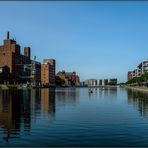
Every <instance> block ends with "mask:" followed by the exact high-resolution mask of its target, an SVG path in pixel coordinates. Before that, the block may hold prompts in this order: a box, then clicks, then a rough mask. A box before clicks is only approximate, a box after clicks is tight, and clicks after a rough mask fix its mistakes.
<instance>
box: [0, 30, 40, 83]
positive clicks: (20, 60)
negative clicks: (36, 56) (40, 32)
mask: <svg viewBox="0 0 148 148" xmlns="http://www.w3.org/2000/svg"><path fill="white" fill-rule="evenodd" d="M20 48H21V47H20V45H19V44H17V42H16V41H15V40H14V39H10V38H9V32H7V38H6V39H5V40H4V42H3V45H1V46H0V70H1V72H0V83H4V82H6V83H26V82H28V81H31V78H33V77H35V78H34V79H35V81H36V82H37V83H40V81H41V63H39V62H37V61H34V60H31V59H30V53H31V49H30V47H24V54H21V51H20ZM33 63H34V64H35V69H36V70H35V71H34V72H35V73H34V74H33V70H32V69H31V67H32V66H31V65H32V64H33ZM4 73H5V74H7V76H8V75H9V78H8V77H4Z"/></svg>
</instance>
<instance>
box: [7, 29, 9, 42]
mask: <svg viewBox="0 0 148 148" xmlns="http://www.w3.org/2000/svg"><path fill="white" fill-rule="evenodd" d="M7 40H9V31H8V32H7Z"/></svg>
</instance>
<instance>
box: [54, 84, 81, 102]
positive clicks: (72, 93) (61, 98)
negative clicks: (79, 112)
mask: <svg viewBox="0 0 148 148" xmlns="http://www.w3.org/2000/svg"><path fill="white" fill-rule="evenodd" d="M78 99H79V89H77V88H75V87H72V88H59V89H57V90H56V100H57V103H59V104H61V105H75V104H76V102H77V100H78Z"/></svg>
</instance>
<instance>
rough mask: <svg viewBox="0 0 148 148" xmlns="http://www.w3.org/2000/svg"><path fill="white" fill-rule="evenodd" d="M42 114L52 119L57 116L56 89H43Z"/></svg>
mask: <svg viewBox="0 0 148 148" xmlns="http://www.w3.org/2000/svg"><path fill="white" fill-rule="evenodd" d="M41 112H42V114H44V115H46V116H50V117H54V115H55V89H51V88H50V89H48V88H45V89H41Z"/></svg>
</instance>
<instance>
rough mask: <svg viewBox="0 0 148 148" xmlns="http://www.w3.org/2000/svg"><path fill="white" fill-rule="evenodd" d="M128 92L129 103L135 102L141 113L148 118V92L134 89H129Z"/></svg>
mask: <svg viewBox="0 0 148 148" xmlns="http://www.w3.org/2000/svg"><path fill="white" fill-rule="evenodd" d="M127 93H128V103H129V104H131V103H132V104H134V106H135V107H137V108H138V110H139V112H140V114H141V115H142V116H143V117H145V118H147V119H148V93H147V92H141V91H135V90H132V89H128V90H127Z"/></svg>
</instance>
